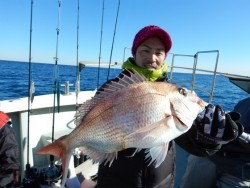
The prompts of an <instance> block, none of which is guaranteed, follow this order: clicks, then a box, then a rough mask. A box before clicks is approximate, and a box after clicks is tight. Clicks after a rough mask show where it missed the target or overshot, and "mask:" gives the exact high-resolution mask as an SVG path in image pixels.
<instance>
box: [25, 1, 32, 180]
mask: <svg viewBox="0 0 250 188" xmlns="http://www.w3.org/2000/svg"><path fill="white" fill-rule="evenodd" d="M33 3H34V2H33V0H31V5H30V38H29V39H30V40H29V67H28V74H29V78H28V79H29V80H28V82H29V83H28V125H27V164H26V176H29V172H30V163H29V161H30V160H29V148H30V108H31V104H32V93H33V92H32V89H33V88H34V87H31V44H32V22H33V20H32V19H33ZM32 86H34V83H32Z"/></svg>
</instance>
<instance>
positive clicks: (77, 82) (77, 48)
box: [75, 0, 80, 108]
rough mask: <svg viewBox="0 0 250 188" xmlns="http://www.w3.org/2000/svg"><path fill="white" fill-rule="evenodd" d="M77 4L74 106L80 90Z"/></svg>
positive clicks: (78, 7) (78, 8)
mask: <svg viewBox="0 0 250 188" xmlns="http://www.w3.org/2000/svg"><path fill="white" fill-rule="evenodd" d="M77 3H78V5H77V28H76V32H77V34H76V86H75V87H76V108H78V106H79V104H78V94H79V92H80V67H79V61H78V50H79V11H80V3H79V0H78V2H77Z"/></svg>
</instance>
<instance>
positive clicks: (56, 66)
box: [50, 0, 61, 165]
mask: <svg viewBox="0 0 250 188" xmlns="http://www.w3.org/2000/svg"><path fill="white" fill-rule="evenodd" d="M60 8H61V0H58V19H57V28H56V56H55V57H54V60H55V69H54V71H55V72H54V100H53V121H52V138H51V139H52V142H53V141H54V134H55V133H54V130H55V113H56V95H57V106H58V112H59V95H58V93H57V92H59V82H58V42H59V31H60V29H59V26H60ZM50 162H51V165H52V164H53V162H54V156H53V155H50Z"/></svg>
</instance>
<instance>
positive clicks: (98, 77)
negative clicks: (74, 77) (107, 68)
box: [97, 0, 105, 88]
mask: <svg viewBox="0 0 250 188" xmlns="http://www.w3.org/2000/svg"><path fill="white" fill-rule="evenodd" d="M104 5H105V0H103V1H102V19H101V36H100V50H99V64H98V75H97V88H98V87H99V80H100V67H101V54H102V33H103V18H104Z"/></svg>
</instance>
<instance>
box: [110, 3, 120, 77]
mask: <svg viewBox="0 0 250 188" xmlns="http://www.w3.org/2000/svg"><path fill="white" fill-rule="evenodd" d="M119 9H120V0H119V2H118V8H117V14H116V20H115V29H114V35H113V42H112V47H111V53H110V59H109V68H108V76H107V80H108V79H109V72H110V65H111V59H112V53H113V46H114V41H115V33H116V25H117V20H118V15H119Z"/></svg>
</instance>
